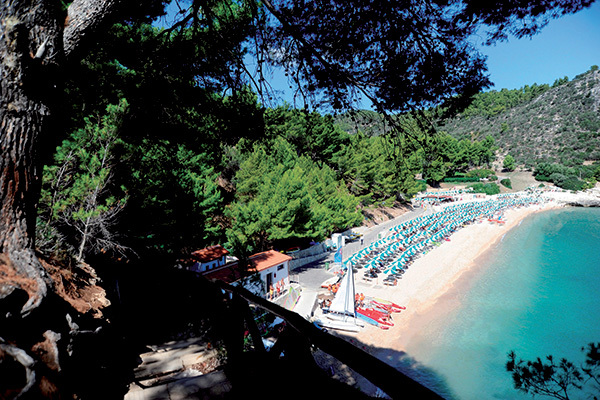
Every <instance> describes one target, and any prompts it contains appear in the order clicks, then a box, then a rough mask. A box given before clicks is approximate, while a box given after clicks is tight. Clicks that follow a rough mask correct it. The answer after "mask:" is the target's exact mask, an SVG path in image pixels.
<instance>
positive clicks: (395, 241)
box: [344, 193, 546, 276]
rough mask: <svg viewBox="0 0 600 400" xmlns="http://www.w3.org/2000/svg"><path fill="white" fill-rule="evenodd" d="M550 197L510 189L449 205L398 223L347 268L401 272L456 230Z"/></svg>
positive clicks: (398, 273)
mask: <svg viewBox="0 0 600 400" xmlns="http://www.w3.org/2000/svg"><path fill="white" fill-rule="evenodd" d="M545 200H546V199H545V198H544V197H542V196H540V195H537V194H535V193H533V194H531V193H527V194H522V193H507V194H501V195H496V196H494V197H493V198H492V199H488V200H482V201H471V202H464V203H459V204H451V205H448V206H446V207H445V208H444V209H443V210H442V211H439V212H436V213H433V214H429V215H422V216H419V217H417V218H414V219H412V220H409V221H406V222H404V223H402V224H399V225H396V226H394V227H392V228H390V230H389V231H388V233H387V235H386V236H385V237H384V238H382V239H380V240H378V241H376V242H373V243H371V244H370V245H369V246H367V247H366V248H364V249H362V250H360V251H359V252H357V253H355V254H353V255H352V256H350V258H348V260H346V261H345V263H344V265H345V267H346V268H348V267H355V268H366V269H370V268H374V269H376V270H378V271H379V272H383V273H384V274H387V275H389V276H398V275H400V274H402V273H403V272H404V269H406V267H407V266H408V264H410V263H411V262H412V261H413V260H414V258H415V257H417V256H419V255H420V254H422V253H423V252H424V251H426V250H428V249H429V248H432V247H433V246H436V245H440V244H441V243H442V241H443V240H450V239H449V237H450V236H451V235H452V233H454V232H455V231H456V230H458V229H460V228H461V227H463V226H464V225H467V224H470V223H473V222H475V221H476V220H478V219H492V218H493V219H494V220H495V221H500V220H501V218H502V214H503V212H504V211H505V210H507V209H511V208H517V207H525V206H530V205H536V204H540V202H542V201H545Z"/></svg>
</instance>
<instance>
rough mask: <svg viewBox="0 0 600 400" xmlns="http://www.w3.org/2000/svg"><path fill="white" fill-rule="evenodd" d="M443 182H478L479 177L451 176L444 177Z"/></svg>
mask: <svg viewBox="0 0 600 400" xmlns="http://www.w3.org/2000/svg"><path fill="white" fill-rule="evenodd" d="M444 182H479V178H477V177H475V176H469V177H468V176H463V177H451V178H444Z"/></svg>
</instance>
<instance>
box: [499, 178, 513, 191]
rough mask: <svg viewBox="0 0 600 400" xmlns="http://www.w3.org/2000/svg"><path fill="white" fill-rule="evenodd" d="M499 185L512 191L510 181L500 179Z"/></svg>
mask: <svg viewBox="0 0 600 400" xmlns="http://www.w3.org/2000/svg"><path fill="white" fill-rule="evenodd" d="M500 183H501V184H502V186H504V187H507V188H509V189H512V183H511V182H510V179H508V178H506V179H502V180H501V181H500Z"/></svg>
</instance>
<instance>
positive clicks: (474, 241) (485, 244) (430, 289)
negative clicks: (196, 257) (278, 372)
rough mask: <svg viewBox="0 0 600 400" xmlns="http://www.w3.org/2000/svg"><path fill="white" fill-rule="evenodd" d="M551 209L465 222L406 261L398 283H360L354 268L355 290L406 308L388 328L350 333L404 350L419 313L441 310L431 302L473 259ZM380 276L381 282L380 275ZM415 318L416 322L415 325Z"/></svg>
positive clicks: (472, 266) (474, 265) (537, 208)
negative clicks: (447, 238)
mask: <svg viewBox="0 0 600 400" xmlns="http://www.w3.org/2000/svg"><path fill="white" fill-rule="evenodd" d="M556 207H558V204H556V203H547V204H545V205H540V206H530V207H527V208H520V209H513V210H507V211H506V212H505V214H504V217H503V219H504V220H505V221H506V223H505V224H503V225H498V224H495V223H490V222H487V221H485V222H481V223H475V224H473V225H469V226H466V227H464V228H462V229H460V230H458V231H457V232H455V233H454V234H453V235H452V236H451V237H450V239H451V241H449V242H443V243H442V244H441V245H440V246H439V247H437V248H434V249H432V250H431V251H430V252H429V253H427V254H425V255H423V256H422V257H420V258H419V259H417V260H416V261H415V262H414V263H413V264H412V265H410V267H409V269H408V270H407V271H406V273H405V274H404V275H403V277H402V279H400V280H399V281H398V285H397V286H385V285H383V284H381V283H366V282H364V281H362V273H360V272H359V273H358V274H357V276H356V292H357V293H361V292H362V293H364V294H365V295H367V296H373V297H380V298H384V299H387V300H391V301H393V302H394V303H396V304H399V305H401V306H405V307H406V310H405V311H402V312H401V313H400V314H394V322H395V326H393V327H392V328H390V329H389V330H382V329H379V328H377V327H374V326H371V325H369V326H367V327H365V328H364V329H362V330H361V331H360V332H359V333H356V334H351V335H350V336H354V337H355V338H356V339H357V340H358V341H360V342H362V343H364V344H366V345H373V346H376V347H377V348H386V349H390V350H396V351H405V350H406V348H405V346H404V344H406V343H408V342H409V341H410V340H411V338H412V337H413V336H414V335H417V334H418V332H419V329H420V328H419V327H420V324H421V323H423V316H429V318H434V317H435V315H436V314H437V313H439V312H440V310H434V307H433V306H434V305H435V303H436V301H437V300H438V299H439V298H440V297H441V296H443V295H444V294H445V293H446V292H448V290H449V289H451V288H452V286H453V285H454V284H455V283H456V282H457V281H458V279H459V278H460V277H461V275H463V274H464V273H465V272H468V271H473V270H474V269H476V268H477V267H478V265H477V263H476V262H475V260H477V258H478V257H480V256H481V255H482V254H483V253H485V252H486V251H487V250H488V249H489V248H490V247H491V246H492V245H494V244H495V243H496V242H497V241H499V240H501V238H502V236H503V235H504V234H506V232H508V231H509V230H510V229H511V228H513V227H514V226H517V225H518V224H519V222H520V221H522V220H523V218H525V217H526V216H528V215H530V214H532V213H534V212H538V211H541V210H546V209H549V208H556ZM379 279H380V282H381V280H382V279H383V278H381V277H380V278H379ZM434 311H435V312H434ZM415 317H420V318H415ZM417 320H420V322H419V323H417V322H416V321H417Z"/></svg>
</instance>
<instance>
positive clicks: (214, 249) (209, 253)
mask: <svg viewBox="0 0 600 400" xmlns="http://www.w3.org/2000/svg"><path fill="white" fill-rule="evenodd" d="M228 254H229V252H228V251H227V250H226V249H225V248H224V247H223V246H221V245H220V244H216V245H214V246H210V247H206V248H204V249H202V250H196V251H194V252H193V253H192V254H191V261H192V264H191V265H190V266H189V267H188V269H189V270H190V271H194V272H200V273H205V272H208V271H211V270H214V269H216V268H219V267H222V266H224V265H225V264H226V260H227V255H228Z"/></svg>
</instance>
